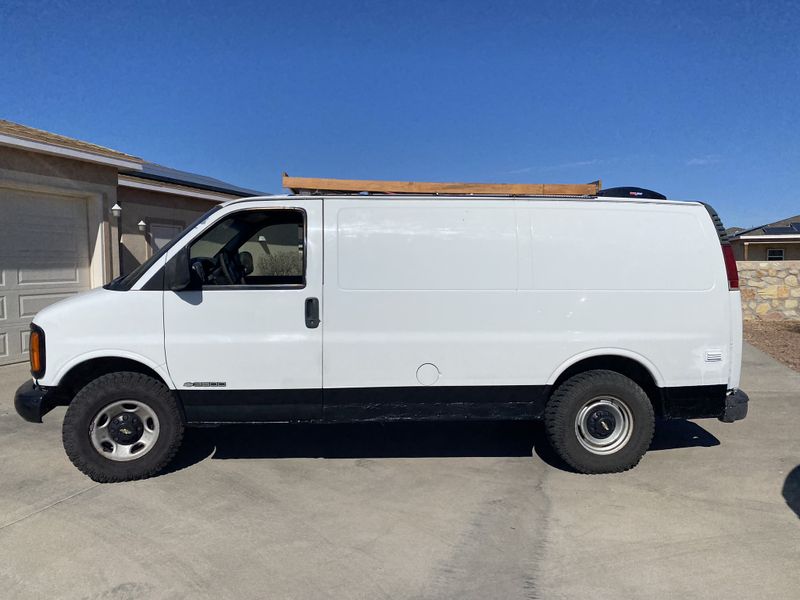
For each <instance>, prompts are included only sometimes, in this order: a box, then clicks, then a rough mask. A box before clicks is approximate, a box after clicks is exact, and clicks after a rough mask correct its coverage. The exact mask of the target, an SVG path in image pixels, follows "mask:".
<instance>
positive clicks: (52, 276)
mask: <svg viewBox="0 0 800 600" xmlns="http://www.w3.org/2000/svg"><path fill="white" fill-rule="evenodd" d="M87 274H88V272H84V273H81V269H80V268H78V267H76V266H75V265H74V264H72V265H70V264H63V263H62V264H47V263H44V262H39V263H38V264H35V265H32V266H31V267H30V268H27V269H19V270H18V271H17V281H18V282H19V285H21V286H23V285H42V284H51V285H59V284H66V285H70V284H71V285H74V284H76V283H82V282H83V281H82V280H83V279H84V278H85V277H86V276H87Z"/></svg>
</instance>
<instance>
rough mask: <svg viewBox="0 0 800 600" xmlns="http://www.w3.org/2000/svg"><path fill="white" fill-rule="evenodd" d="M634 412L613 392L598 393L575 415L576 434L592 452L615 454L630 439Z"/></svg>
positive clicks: (581, 442) (582, 444)
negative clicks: (609, 393) (603, 394)
mask: <svg viewBox="0 0 800 600" xmlns="http://www.w3.org/2000/svg"><path fill="white" fill-rule="evenodd" d="M632 433H633V414H632V413H631V410H630V408H628V405H627V404H625V403H624V402H623V401H622V400H620V399H619V398H616V397H614V396H597V397H595V398H592V399H591V400H589V401H588V402H586V403H585V404H584V405H583V406H582V407H581V408H580V410H578V414H577V415H576V416H575V435H576V436H577V438H578V441H579V442H580V444H581V446H583V447H584V448H586V450H588V451H589V452H591V453H592V454H600V455H604V454H614V453H615V452H617V451H618V450H620V449H621V448H622V447H624V446H625V444H627V443H628V441H629V440H630V439H631V435H632Z"/></svg>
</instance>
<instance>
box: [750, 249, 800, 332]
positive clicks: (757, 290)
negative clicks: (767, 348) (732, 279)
mask: <svg viewBox="0 0 800 600" xmlns="http://www.w3.org/2000/svg"><path fill="white" fill-rule="evenodd" d="M737 267H738V269H739V288H740V289H741V294H742V311H743V316H744V318H745V320H767V321H800V309H799V308H798V306H800V260H784V261H769V262H757V261H740V262H738V263H737Z"/></svg>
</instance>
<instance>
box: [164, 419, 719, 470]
mask: <svg viewBox="0 0 800 600" xmlns="http://www.w3.org/2000/svg"><path fill="white" fill-rule="evenodd" d="M718 444H719V440H718V439H717V438H715V437H714V436H713V435H711V434H710V433H709V432H708V431H706V430H705V429H703V428H702V427H700V426H699V425H697V424H696V423H692V422H690V421H680V420H678V421H666V422H660V423H658V424H657V425H656V434H655V437H654V438H653V443H652V445H651V447H650V449H651V450H667V449H673V448H691V447H697V446H700V447H709V446H716V445H718ZM534 453H535V454H536V455H537V456H538V457H539V458H541V459H542V460H543V461H544V462H546V463H547V464H549V465H550V466H553V467H555V468H558V469H561V470H565V471H570V470H571V469H570V468H569V467H568V466H567V465H565V464H564V463H563V462H562V461H561V459H559V458H558V457H557V456H556V455H555V453H554V452H553V451H552V449H551V448H550V446H549V444H548V443H547V440H546V436H545V432H544V426H543V425H542V423H541V422H538V421H490V422H392V423H358V424H349V423H348V424H330V425H326V424H304V423H297V424H285V423H278V424H264V425H224V426H220V427H215V428H202V429H194V428H193V429H187V431H186V437H185V439H184V443H183V446H182V447H181V450H180V451H179V452H178V455H177V456H176V458H175V460H174V461H173V463H172V464H171V465H170V466H169V467H168V468H167V470H166V471H165V473H169V472H174V471H178V470H180V469H184V468H186V467H189V466H191V465H193V464H195V463H198V462H200V461H202V460H204V459H206V458H209V457H213V458H215V459H223V460H224V459H237V458H271V459H276V458H334V459H335V458H422V457H427V458H451V457H517V456H532V455H533V454H534Z"/></svg>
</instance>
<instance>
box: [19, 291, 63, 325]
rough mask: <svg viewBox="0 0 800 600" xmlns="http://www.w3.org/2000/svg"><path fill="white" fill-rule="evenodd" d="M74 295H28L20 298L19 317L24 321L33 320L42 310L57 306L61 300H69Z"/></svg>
mask: <svg viewBox="0 0 800 600" xmlns="http://www.w3.org/2000/svg"><path fill="white" fill-rule="evenodd" d="M73 294H74V292H73V293H71V294H69V293H68V294H26V295H24V296H23V295H20V297H19V316H20V318H23V319H33V317H34V316H35V315H36V313H38V312H39V311H40V310H42V309H44V308H47V307H48V306H50V305H51V304H55V303H56V302H58V301H59V300H64V299H65V298H69V297H70V296H72V295H73Z"/></svg>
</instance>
